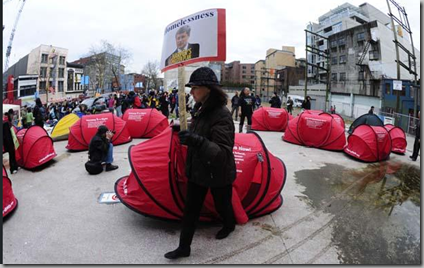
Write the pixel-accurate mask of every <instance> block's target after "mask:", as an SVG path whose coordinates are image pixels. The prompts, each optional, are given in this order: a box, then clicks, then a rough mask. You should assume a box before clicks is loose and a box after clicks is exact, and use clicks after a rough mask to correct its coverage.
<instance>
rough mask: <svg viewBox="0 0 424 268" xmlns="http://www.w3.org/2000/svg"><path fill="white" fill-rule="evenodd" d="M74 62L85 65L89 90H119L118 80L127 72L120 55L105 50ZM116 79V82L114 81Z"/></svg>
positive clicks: (102, 91) (101, 91)
mask: <svg viewBox="0 0 424 268" xmlns="http://www.w3.org/2000/svg"><path fill="white" fill-rule="evenodd" d="M72 64H80V65H82V66H83V67H84V75H85V76H88V77H89V85H88V90H89V91H90V92H91V91H93V92H94V91H96V92H99V93H107V92H112V91H113V90H118V89H119V86H118V85H117V83H116V81H117V80H118V79H119V78H120V76H121V74H124V73H125V66H123V65H122V64H121V58H120V57H119V56H116V55H113V54H110V53H107V52H103V53H99V54H96V55H92V56H89V57H85V58H80V59H79V60H76V61H73V62H72ZM114 81H115V83H114Z"/></svg>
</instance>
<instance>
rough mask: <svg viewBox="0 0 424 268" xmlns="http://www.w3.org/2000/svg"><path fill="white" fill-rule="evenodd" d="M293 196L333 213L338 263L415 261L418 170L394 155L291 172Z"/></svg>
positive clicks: (417, 255) (417, 259) (417, 256)
mask: <svg viewBox="0 0 424 268" xmlns="http://www.w3.org/2000/svg"><path fill="white" fill-rule="evenodd" d="M295 177H296V181H297V182H298V183H299V184H300V185H303V186H305V190H304V192H303V194H304V195H305V196H306V197H307V198H305V196H303V197H302V196H298V198H299V199H300V200H302V201H304V202H305V203H307V204H308V205H310V206H311V207H313V208H315V209H319V210H322V211H324V212H326V213H331V214H333V215H334V216H335V218H334V219H335V220H334V222H333V231H332V243H333V245H335V246H336V247H337V248H338V254H339V260H340V262H341V263H344V264H419V263H420V259H421V248H420V246H421V244H420V218H421V216H420V187H421V184H420V170H419V169H417V168H416V167H414V166H411V165H407V164H403V163H400V162H395V161H387V162H381V163H377V164H370V165H368V166H367V167H366V168H364V169H347V168H345V167H344V166H340V165H334V164H326V165H325V166H324V167H322V168H320V169H314V170H301V171H297V172H295Z"/></svg>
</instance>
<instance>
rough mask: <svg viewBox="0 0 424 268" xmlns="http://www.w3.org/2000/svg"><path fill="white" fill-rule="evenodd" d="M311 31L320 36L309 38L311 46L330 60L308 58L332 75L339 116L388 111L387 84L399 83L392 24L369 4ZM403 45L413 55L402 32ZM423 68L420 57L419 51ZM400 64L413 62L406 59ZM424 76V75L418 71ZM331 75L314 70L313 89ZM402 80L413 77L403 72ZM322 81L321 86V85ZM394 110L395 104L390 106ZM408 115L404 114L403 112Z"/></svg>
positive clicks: (340, 10)
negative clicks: (372, 108) (385, 91)
mask: <svg viewBox="0 0 424 268" xmlns="http://www.w3.org/2000/svg"><path fill="white" fill-rule="evenodd" d="M307 28H308V30H310V31H312V32H314V33H317V34H319V35H321V36H324V37H327V39H325V38H321V37H319V36H315V35H308V38H307V44H308V45H309V46H312V47H314V48H317V49H320V50H322V51H325V52H326V53H328V55H329V58H328V59H326V58H324V57H322V56H319V55H316V54H314V53H310V54H308V57H307V60H308V63H312V64H317V65H318V66H321V67H323V68H326V69H329V74H330V86H329V87H330V91H331V93H330V104H331V105H335V106H336V110H337V112H338V113H340V114H343V115H345V116H350V117H358V116H360V115H361V114H363V113H366V112H367V111H368V110H369V108H370V106H374V107H375V112H376V113H378V112H379V111H380V110H387V109H389V108H390V106H387V107H386V104H387V105H388V104H390V103H391V102H387V103H386V102H385V101H384V98H385V94H383V91H384V89H385V83H384V82H383V81H384V79H387V78H391V79H394V78H396V77H397V68H396V67H397V63H396V53H395V44H394V42H393V31H392V27H391V20H390V18H389V17H388V16H387V15H386V14H384V13H383V12H382V11H380V10H378V9H376V8H375V7H373V6H372V5H370V4H368V3H364V4H362V5H360V6H359V7H355V6H353V5H351V4H348V3H346V4H343V5H341V6H339V7H337V8H336V9H334V10H331V11H330V12H328V13H326V14H324V15H323V16H321V17H320V18H319V24H310V25H308V27H307ZM397 34H398V41H399V42H400V43H401V44H402V45H403V46H405V47H406V48H408V49H411V44H410V43H409V38H408V37H407V36H404V35H403V34H402V32H401V31H399V30H398V31H397ZM415 55H416V56H417V60H418V62H417V67H419V66H420V64H419V58H420V56H419V55H420V53H419V51H418V50H416V49H415ZM400 60H401V61H402V62H407V61H408V58H407V55H406V53H401V54H400ZM418 73H419V70H418ZM326 77H327V72H326V71H325V70H321V69H318V68H314V67H312V66H308V78H309V79H311V78H314V79H311V80H308V84H310V83H312V84H313V83H314V82H313V81H316V83H320V82H322V81H325V80H326ZM401 79H405V80H412V79H413V76H412V75H411V74H410V73H409V72H408V71H406V70H405V69H403V68H401ZM319 81H320V82H319ZM390 105H392V104H390ZM401 110H402V108H401Z"/></svg>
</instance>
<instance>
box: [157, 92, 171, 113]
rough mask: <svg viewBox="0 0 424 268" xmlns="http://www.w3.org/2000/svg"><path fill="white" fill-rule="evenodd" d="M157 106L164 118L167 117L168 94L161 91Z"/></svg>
mask: <svg viewBox="0 0 424 268" xmlns="http://www.w3.org/2000/svg"><path fill="white" fill-rule="evenodd" d="M159 107H160V111H161V112H162V114H163V115H164V116H166V118H168V117H169V102H168V95H167V94H166V92H165V93H162V94H161V96H160V97H159Z"/></svg>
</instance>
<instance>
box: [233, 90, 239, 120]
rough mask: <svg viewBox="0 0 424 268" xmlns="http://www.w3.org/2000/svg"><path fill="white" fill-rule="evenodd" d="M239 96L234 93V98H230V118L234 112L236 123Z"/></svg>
mask: <svg viewBox="0 0 424 268" xmlns="http://www.w3.org/2000/svg"><path fill="white" fill-rule="evenodd" d="M239 99H240V97H239V94H238V92H237V91H236V93H235V94H234V96H233V97H232V98H231V116H233V115H234V111H235V112H236V121H237V118H238V109H239Z"/></svg>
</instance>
